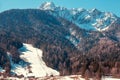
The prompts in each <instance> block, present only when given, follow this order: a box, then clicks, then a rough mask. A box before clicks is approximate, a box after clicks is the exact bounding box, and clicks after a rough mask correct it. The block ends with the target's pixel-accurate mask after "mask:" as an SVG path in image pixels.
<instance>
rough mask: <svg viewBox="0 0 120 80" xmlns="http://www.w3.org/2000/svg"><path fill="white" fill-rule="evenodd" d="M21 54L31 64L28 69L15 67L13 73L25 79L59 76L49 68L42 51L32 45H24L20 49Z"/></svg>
mask: <svg viewBox="0 0 120 80" xmlns="http://www.w3.org/2000/svg"><path fill="white" fill-rule="evenodd" d="M19 51H20V52H21V55H20V58H21V59H23V60H24V61H26V62H28V63H29V66H27V67H21V66H20V65H14V67H15V68H14V69H13V70H12V72H14V73H16V74H17V75H21V74H22V75H24V77H28V76H34V77H44V76H50V75H59V72H57V71H56V70H54V69H52V68H50V67H47V66H46V64H45V62H44V61H43V59H42V53H43V52H42V50H40V49H38V48H34V47H33V46H32V45H30V44H24V46H23V47H22V48H20V49H19Z"/></svg>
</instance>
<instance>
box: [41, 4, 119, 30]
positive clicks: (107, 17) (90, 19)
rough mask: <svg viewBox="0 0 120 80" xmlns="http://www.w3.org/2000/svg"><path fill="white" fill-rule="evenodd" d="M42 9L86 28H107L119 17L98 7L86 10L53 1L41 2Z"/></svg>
mask: <svg viewBox="0 0 120 80" xmlns="http://www.w3.org/2000/svg"><path fill="white" fill-rule="evenodd" d="M47 4H49V5H47ZM46 5H47V6H46ZM40 10H45V11H48V12H49V13H50V14H51V15H54V16H56V17H58V16H59V17H62V18H64V19H67V20H68V21H71V22H73V23H75V24H76V25H78V26H79V27H80V28H83V29H86V30H95V31H104V30H107V29H108V28H109V26H110V25H111V24H112V23H114V22H115V21H117V19H118V17H117V16H116V15H115V14H112V13H110V12H101V11H99V10H97V9H96V8H94V9H91V10H86V9H84V8H72V9H67V8H65V7H61V6H56V5H55V4H54V3H53V2H45V3H43V4H41V6H40Z"/></svg>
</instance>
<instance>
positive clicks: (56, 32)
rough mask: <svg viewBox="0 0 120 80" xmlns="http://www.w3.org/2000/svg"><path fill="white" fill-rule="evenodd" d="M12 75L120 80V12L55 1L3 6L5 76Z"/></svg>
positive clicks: (0, 70)
mask: <svg viewBox="0 0 120 80" xmlns="http://www.w3.org/2000/svg"><path fill="white" fill-rule="evenodd" d="M73 75H74V76H73ZM56 76H57V77H56ZM58 76H66V77H61V78H60V77H58ZM8 77H9V78H10V77H18V78H19V79H24V78H27V79H28V80H29V79H30V78H33V80H34V79H38V80H67V79H68V80H81V79H83V80H84V79H85V80H89V79H91V80H104V78H103V77H105V78H106V77H108V79H106V80H110V79H112V77H114V78H118V80H119V79H120V18H119V17H118V16H116V15H115V14H113V13H110V12H102V11H100V10H97V9H95V8H94V9H91V10H87V9H84V8H73V9H67V8H65V7H60V6H56V5H55V4H54V3H53V2H45V3H43V4H41V6H40V7H39V9H37V8H36V9H12V10H7V11H4V12H1V13H0V79H7V78H8ZM58 78H59V79H58ZM78 78H79V79H78ZM116 80H117V79H116Z"/></svg>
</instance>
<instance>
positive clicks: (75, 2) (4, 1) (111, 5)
mask: <svg viewBox="0 0 120 80" xmlns="http://www.w3.org/2000/svg"><path fill="white" fill-rule="evenodd" d="M46 1H48V2H49V1H50V2H54V3H55V4H56V5H57V6H63V7H67V8H85V9H92V8H97V9H99V10H101V11H107V12H112V13H115V14H116V15H118V16H120V0H0V12H2V11H5V10H8V9H26V8H39V6H40V5H41V3H43V2H46Z"/></svg>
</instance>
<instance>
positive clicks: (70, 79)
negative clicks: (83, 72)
mask: <svg viewBox="0 0 120 80" xmlns="http://www.w3.org/2000/svg"><path fill="white" fill-rule="evenodd" d="M0 79H2V77H0ZM29 79H30V78H15V77H8V78H5V80H29ZM31 80H85V79H84V78H81V76H80V75H70V76H54V77H40V78H32V79H31ZM89 80H97V79H92V78H90V79H89ZM101 80H120V79H117V78H111V77H103V78H102V79H101Z"/></svg>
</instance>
